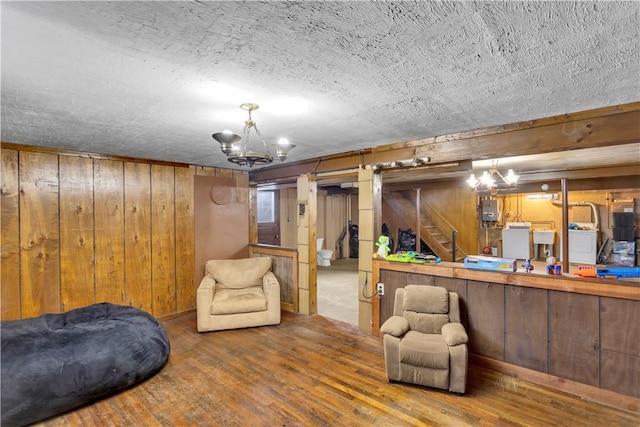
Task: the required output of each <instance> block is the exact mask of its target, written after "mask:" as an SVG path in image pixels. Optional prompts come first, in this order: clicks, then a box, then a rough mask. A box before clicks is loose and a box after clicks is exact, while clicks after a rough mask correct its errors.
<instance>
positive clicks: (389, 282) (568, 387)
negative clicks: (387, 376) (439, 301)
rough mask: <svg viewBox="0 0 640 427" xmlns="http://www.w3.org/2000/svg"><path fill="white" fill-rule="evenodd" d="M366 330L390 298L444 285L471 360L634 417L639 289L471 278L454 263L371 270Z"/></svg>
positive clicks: (514, 276)
mask: <svg viewBox="0 0 640 427" xmlns="http://www.w3.org/2000/svg"><path fill="white" fill-rule="evenodd" d="M378 282H382V283H384V289H385V294H384V296H380V297H378V296H376V297H374V300H373V331H374V333H378V334H379V328H380V325H381V324H382V323H384V321H385V320H386V319H388V318H389V317H390V316H391V315H392V313H393V299H394V295H395V290H396V289H397V288H400V287H404V286H405V285H407V284H418V285H427V286H442V287H444V288H446V289H448V290H450V291H454V292H457V293H458V294H459V295H460V301H461V310H462V315H463V323H464V324H465V327H466V328H467V332H468V333H469V352H470V360H471V362H472V363H473V364H478V365H482V366H485V367H489V368H491V369H495V370H497V371H500V372H504V373H506V374H509V375H513V376H516V377H518V378H522V379H525V380H527V381H531V382H535V383H538V384H543V385H547V386H549V387H552V388H555V389H558V390H562V391H565V392H568V393H572V394H576V395H579V396H582V397H584V398H587V399H590V400H595V401H599V402H602V403H606V404H609V405H612V406H615V407H618V408H622V409H625V410H629V411H633V412H640V283H637V282H634V281H633V280H626V281H625V280H615V279H598V278H582V277H579V276H574V275H572V274H564V275H560V276H554V275H547V274H546V271H545V268H544V264H543V263H542V264H537V265H536V268H535V269H534V270H533V272H531V273H526V272H524V270H523V269H522V268H519V269H518V271H517V272H515V273H503V272H492V271H481V270H471V269H468V268H465V267H464V265H463V264H461V263H448V262H443V263H439V264H413V263H400V262H390V261H382V260H374V261H373V283H374V286H375V284H376V283H378Z"/></svg>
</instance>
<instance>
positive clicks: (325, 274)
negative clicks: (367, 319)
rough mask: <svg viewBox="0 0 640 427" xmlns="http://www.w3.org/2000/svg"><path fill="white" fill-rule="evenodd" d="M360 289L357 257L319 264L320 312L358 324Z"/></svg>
mask: <svg viewBox="0 0 640 427" xmlns="http://www.w3.org/2000/svg"><path fill="white" fill-rule="evenodd" d="M359 289H360V286H359V284H358V259H357V258H343V259H337V260H334V261H331V266H330V267H322V266H318V314H319V315H321V316H324V317H328V318H330V319H336V320H340V321H343V322H347V323H349V324H351V325H356V326H357V325H358V292H359Z"/></svg>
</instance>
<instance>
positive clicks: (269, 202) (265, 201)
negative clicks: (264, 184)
mask: <svg viewBox="0 0 640 427" xmlns="http://www.w3.org/2000/svg"><path fill="white" fill-rule="evenodd" d="M257 202H258V211H257V219H258V243H262V244H265V245H274V246H280V192H279V191H278V190H268V191H258V195H257Z"/></svg>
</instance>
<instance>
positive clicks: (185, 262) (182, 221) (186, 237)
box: [175, 167, 198, 313]
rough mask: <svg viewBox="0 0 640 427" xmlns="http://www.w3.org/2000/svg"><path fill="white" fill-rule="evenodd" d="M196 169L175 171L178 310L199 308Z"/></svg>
mask: <svg viewBox="0 0 640 427" xmlns="http://www.w3.org/2000/svg"><path fill="white" fill-rule="evenodd" d="M194 173H195V168H193V167H190V168H176V169H175V193H176V196H175V204H176V310H177V312H178V313H181V312H183V311H186V310H191V309H194V308H195V307H196V289H197V287H198V284H197V283H195V280H194V270H193V265H194V264H195V233H194V209H193V206H194V205H193V202H194V201H193V176H194Z"/></svg>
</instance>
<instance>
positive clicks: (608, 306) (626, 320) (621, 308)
mask: <svg viewBox="0 0 640 427" xmlns="http://www.w3.org/2000/svg"><path fill="white" fill-rule="evenodd" d="M600 318H601V321H602V324H601V325H600V327H601V330H602V348H603V349H606V350H611V351H616V352H619V353H626V354H632V355H634V356H639V357H640V301H632V300H623V299H618V298H608V297H601V298H600Z"/></svg>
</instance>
